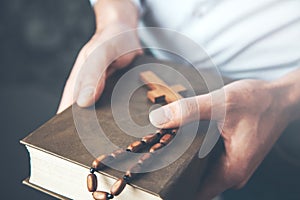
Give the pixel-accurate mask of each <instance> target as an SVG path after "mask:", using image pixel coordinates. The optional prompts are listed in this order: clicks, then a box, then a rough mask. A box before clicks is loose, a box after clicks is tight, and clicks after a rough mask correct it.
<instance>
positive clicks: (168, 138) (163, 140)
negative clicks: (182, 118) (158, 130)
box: [159, 133, 173, 145]
mask: <svg viewBox="0 0 300 200" xmlns="http://www.w3.org/2000/svg"><path fill="white" fill-rule="evenodd" d="M172 139H173V135H171V134H170V133H167V134H165V135H164V136H162V138H161V139H160V140H159V142H160V143H162V144H164V145H167V144H168V143H169V142H170V141H171V140H172Z"/></svg>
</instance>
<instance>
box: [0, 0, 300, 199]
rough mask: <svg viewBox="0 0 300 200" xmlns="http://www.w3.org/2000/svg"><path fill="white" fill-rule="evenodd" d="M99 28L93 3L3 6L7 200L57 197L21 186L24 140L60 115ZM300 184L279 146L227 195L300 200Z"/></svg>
mask: <svg viewBox="0 0 300 200" xmlns="http://www.w3.org/2000/svg"><path fill="white" fill-rule="evenodd" d="M94 26H95V25H94V16H93V10H92V8H91V6H90V4H89V2H88V0H26V1H24V0H2V1H1V2H0V67H1V68H0V69H1V73H0V83H1V84H0V94H1V98H0V105H1V116H0V119H1V123H0V126H1V127H0V128H1V129H0V130H1V145H0V148H1V164H0V165H1V181H2V184H1V199H32V200H35V199H53V198H51V197H49V196H47V195H45V194H42V193H40V192H38V191H35V190H33V189H31V188H29V187H27V186H24V185H22V184H21V182H22V180H23V179H24V178H26V177H28V175H29V157H28V154H27V151H26V149H25V148H24V146H23V145H21V144H19V140H20V139H22V138H24V137H25V136H27V135H28V134H29V133H30V132H31V131H33V130H34V129H36V128H37V127H38V126H40V125H41V124H43V123H44V122H46V121H47V120H48V119H50V118H51V117H52V116H54V115H55V113H56V109H57V106H58V104H59V100H60V96H61V93H62V90H63V86H64V83H65V81H66V78H67V77H68V74H69V72H70V70H71V68H72V65H73V63H74V61H75V59H76V56H77V54H78V52H79V50H80V48H81V47H82V46H83V45H84V44H85V43H86V42H87V41H88V39H89V38H90V37H91V35H92V34H93V32H94V28H95V27H94ZM281 141H282V142H281V143H283V144H284V145H285V143H284V139H282V140H281ZM286 145H288V144H286ZM299 181H300V170H299V166H297V165H294V164H293V163H290V162H287V161H286V160H283V159H282V156H280V155H279V154H278V151H277V150H276V148H275V149H274V150H273V151H272V152H271V154H270V155H269V156H268V157H267V158H266V160H265V161H264V163H263V164H262V165H261V167H260V168H259V169H258V170H257V172H256V173H255V175H254V176H253V178H252V179H251V180H250V181H249V183H248V184H247V186H246V187H245V188H244V189H242V190H239V191H228V192H226V193H225V194H224V197H225V199H230V200H231V199H233V200H235V199H236V200H239V199H243V200H253V199H261V200H264V199H272V200H275V199H295V200H296V199H300V191H299V189H300V186H299Z"/></svg>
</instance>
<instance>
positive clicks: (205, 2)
mask: <svg viewBox="0 0 300 200" xmlns="http://www.w3.org/2000/svg"><path fill="white" fill-rule="evenodd" d="M133 1H134V2H135V3H136V5H137V6H138V7H139V10H140V13H141V22H142V23H141V26H152V27H162V28H169V29H172V30H176V31H178V32H180V33H181V34H184V35H186V36H187V37H189V38H190V39H192V40H193V41H195V42H196V43H197V44H199V45H200V46H202V47H203V48H204V49H205V50H206V52H207V53H208V55H209V56H210V57H211V59H212V61H213V62H214V63H215V65H216V66H217V67H218V69H219V70H220V72H221V73H222V74H223V75H225V76H228V77H231V78H233V79H243V78H257V79H265V80H271V79H274V78H278V77H280V76H282V75H284V74H286V73H288V72H290V71H292V70H295V69H296V68H299V67H300V0H263V1H260V0H184V1H183V0H133ZM154 37H155V36H154ZM154 37H152V38H151V37H147V38H141V39H142V40H143V41H144V42H145V43H146V44H149V43H151V42H155V38H154ZM172 45H173V47H174V48H179V49H180V48H182V45H180V44H178V46H176V41H174V44H172ZM186 51H188V53H190V54H195V51H193V49H187V50H186ZM156 56H157V57H159V58H163V59H172V58H170V57H168V56H166V55H163V54H158V55H156ZM193 58H194V60H193V62H194V63H197V66H203V67H207V66H206V64H205V61H203V59H201V58H197V55H193ZM201 62H203V63H201Z"/></svg>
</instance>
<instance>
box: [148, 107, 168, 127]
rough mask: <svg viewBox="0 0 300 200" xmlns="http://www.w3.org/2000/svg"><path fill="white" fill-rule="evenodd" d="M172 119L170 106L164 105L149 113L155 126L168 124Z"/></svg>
mask: <svg viewBox="0 0 300 200" xmlns="http://www.w3.org/2000/svg"><path fill="white" fill-rule="evenodd" d="M171 119H172V115H171V110H170V108H169V107H162V108H158V109H156V110H153V111H151V112H150V114H149V120H150V122H151V123H152V124H153V125H154V126H160V125H163V124H166V123H167V122H169V121H170V120H171Z"/></svg>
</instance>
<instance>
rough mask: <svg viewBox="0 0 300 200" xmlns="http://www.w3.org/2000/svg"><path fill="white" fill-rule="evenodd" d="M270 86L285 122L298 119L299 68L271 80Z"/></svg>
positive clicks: (299, 110) (299, 95)
mask: <svg viewBox="0 0 300 200" xmlns="http://www.w3.org/2000/svg"><path fill="white" fill-rule="evenodd" d="M270 87H271V90H272V91H273V93H274V98H276V100H277V102H278V106H280V107H282V109H283V115H284V116H283V117H284V118H285V119H287V122H288V123H290V122H292V121H295V120H298V119H300V69H297V70H295V71H293V72H291V73H289V74H287V75H285V76H283V77H282V78H280V79H277V80H275V81H273V82H271V83H270Z"/></svg>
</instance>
